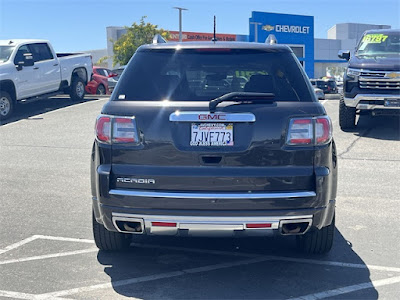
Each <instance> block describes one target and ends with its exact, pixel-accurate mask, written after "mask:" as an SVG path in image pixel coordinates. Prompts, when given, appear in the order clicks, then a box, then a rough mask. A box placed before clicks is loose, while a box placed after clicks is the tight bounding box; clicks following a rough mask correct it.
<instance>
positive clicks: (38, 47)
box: [29, 43, 53, 62]
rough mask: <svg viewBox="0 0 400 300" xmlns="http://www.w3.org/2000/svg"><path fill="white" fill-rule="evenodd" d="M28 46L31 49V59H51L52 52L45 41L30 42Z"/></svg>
mask: <svg viewBox="0 0 400 300" xmlns="http://www.w3.org/2000/svg"><path fill="white" fill-rule="evenodd" d="M29 48H30V49H31V51H32V54H33V59H34V60H35V62H36V61H42V60H48V59H53V54H52V53H51V50H50V48H49V46H48V45H47V44H46V43H40V44H30V45H29Z"/></svg>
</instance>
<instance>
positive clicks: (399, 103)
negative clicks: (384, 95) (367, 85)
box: [385, 99, 400, 107]
mask: <svg viewBox="0 0 400 300" xmlns="http://www.w3.org/2000/svg"><path fill="white" fill-rule="evenodd" d="M385 106H386V107H400V99H385Z"/></svg>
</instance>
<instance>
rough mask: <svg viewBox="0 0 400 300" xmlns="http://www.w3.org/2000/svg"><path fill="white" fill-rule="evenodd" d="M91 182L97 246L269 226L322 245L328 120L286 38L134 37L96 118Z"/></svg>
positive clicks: (330, 173) (332, 175)
mask: <svg viewBox="0 0 400 300" xmlns="http://www.w3.org/2000/svg"><path fill="white" fill-rule="evenodd" d="M243 78H245V79H246V82H245V84H243V82H244V80H243ZM91 186H92V195H93V231H94V238H95V242H96V245H97V246H98V248H99V249H102V250H118V249H122V248H124V247H127V246H129V244H130V240H131V237H132V235H136V234H147V235H170V236H175V235H179V236H210V237H213V236H215V237H219V236H237V237H240V236H270V235H274V234H279V235H296V236H297V245H298V247H299V248H300V250H302V251H304V252H307V253H325V252H328V251H329V250H330V249H331V247H332V242H333V233H334V228H335V198H336V186H337V159H336V149H335V144H334V141H333V139H332V125H331V121H330V119H329V117H328V116H327V115H326V112H325V109H324V108H323V106H322V105H321V104H320V103H319V102H318V100H317V99H316V98H315V95H314V91H313V88H312V86H311V84H310V82H309V80H308V79H307V77H306V75H305V73H304V71H303V69H302V67H301V65H300V64H299V62H298V60H297V59H296V57H295V56H294V54H293V53H292V51H291V50H290V48H289V47H287V46H283V45H266V44H258V43H232V42H227V43H224V42H210V43H208V42H201V43H180V44H179V43H178V44H176V43H163V44H153V45H145V46H142V47H140V48H139V49H138V50H137V52H136V53H135V55H134V56H133V57H132V59H131V60H130V62H129V64H128V65H127V67H126V69H125V71H124V73H123V74H122V76H121V78H120V80H119V82H118V84H117V86H116V87H115V90H114V92H113V94H112V96H111V98H110V101H109V102H108V103H107V104H106V105H105V106H104V107H103V109H102V112H101V115H99V116H98V118H97V122H96V139H95V142H94V146H93V152H92V157H91Z"/></svg>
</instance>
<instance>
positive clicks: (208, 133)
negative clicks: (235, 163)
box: [190, 123, 233, 146]
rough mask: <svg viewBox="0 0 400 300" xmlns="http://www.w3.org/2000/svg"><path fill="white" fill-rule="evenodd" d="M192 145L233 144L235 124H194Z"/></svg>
mask: <svg viewBox="0 0 400 300" xmlns="http://www.w3.org/2000/svg"><path fill="white" fill-rule="evenodd" d="M190 146H233V124H232V123H230V124H222V123H198V124H194V123H193V124H192V131H191V137H190Z"/></svg>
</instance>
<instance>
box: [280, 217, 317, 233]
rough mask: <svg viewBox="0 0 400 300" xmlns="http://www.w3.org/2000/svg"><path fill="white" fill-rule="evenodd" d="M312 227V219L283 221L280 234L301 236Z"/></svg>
mask: <svg viewBox="0 0 400 300" xmlns="http://www.w3.org/2000/svg"><path fill="white" fill-rule="evenodd" d="M311 225H312V219H293V220H281V221H280V222H279V232H280V233H281V234H282V235H301V234H305V233H306V232H307V231H308V230H309V229H310V227H311Z"/></svg>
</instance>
